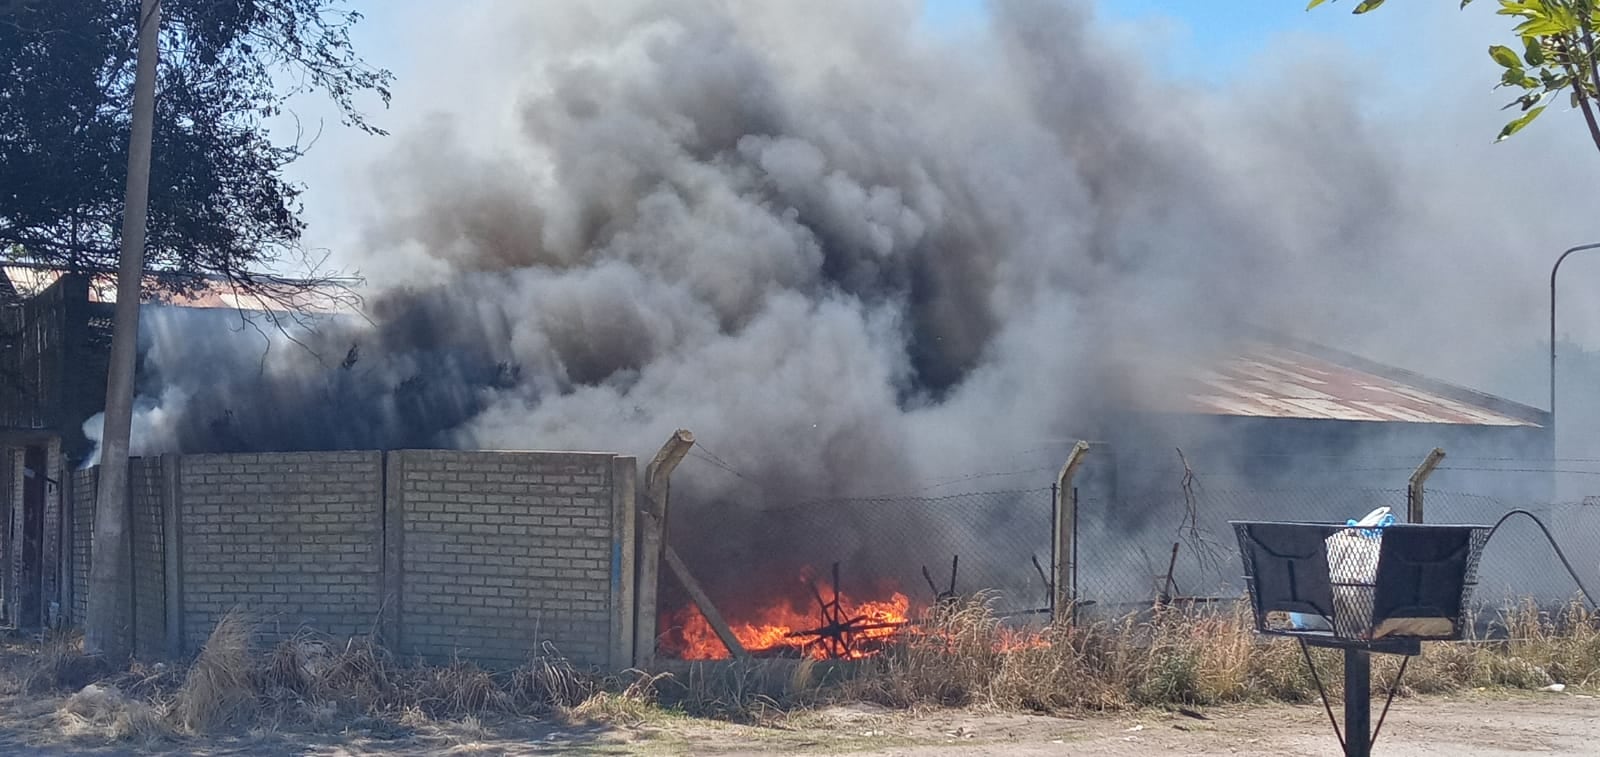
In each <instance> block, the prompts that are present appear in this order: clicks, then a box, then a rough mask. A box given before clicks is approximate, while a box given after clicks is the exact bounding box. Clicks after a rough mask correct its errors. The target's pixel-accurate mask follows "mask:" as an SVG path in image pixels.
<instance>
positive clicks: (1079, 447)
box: [1050, 441, 1089, 621]
mask: <svg viewBox="0 0 1600 757" xmlns="http://www.w3.org/2000/svg"><path fill="white" fill-rule="evenodd" d="M1088 453H1089V443H1088V442H1085V441H1080V442H1078V443H1077V444H1074V445H1072V451H1071V452H1068V453H1067V461H1066V462H1065V463H1063V464H1062V465H1061V472H1060V473H1059V474H1057V475H1056V483H1055V486H1054V487H1053V489H1052V491H1053V496H1052V499H1053V500H1055V501H1054V503H1053V504H1054V511H1053V516H1052V518H1051V522H1052V524H1053V525H1054V531H1055V533H1054V534H1053V538H1052V539H1051V548H1052V549H1051V553H1052V554H1051V559H1050V582H1051V591H1050V617H1051V619H1053V620H1057V621H1059V620H1060V619H1061V614H1062V612H1063V611H1065V612H1071V611H1072V610H1071V608H1072V607H1073V606H1074V604H1075V603H1076V602H1077V601H1078V597H1077V584H1078V555H1077V546H1078V545H1077V533H1078V497H1077V491H1076V490H1075V489H1074V488H1073V484H1072V479H1073V477H1074V476H1076V475H1077V473H1078V468H1079V467H1080V466H1082V465H1083V458H1084V455H1087V454H1088Z"/></svg>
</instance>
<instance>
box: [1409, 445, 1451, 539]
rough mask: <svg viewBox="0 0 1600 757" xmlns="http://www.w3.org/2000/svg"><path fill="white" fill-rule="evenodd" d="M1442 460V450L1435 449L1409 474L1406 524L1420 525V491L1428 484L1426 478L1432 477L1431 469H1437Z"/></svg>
mask: <svg viewBox="0 0 1600 757" xmlns="http://www.w3.org/2000/svg"><path fill="white" fill-rule="evenodd" d="M1443 459H1444V450H1442V449H1439V448H1437V447H1435V448H1434V450H1433V451H1432V452H1429V453H1428V456H1427V457H1426V458H1424V459H1423V461H1422V464H1421V465H1418V466H1417V469H1416V470H1414V471H1412V472H1411V481H1410V482H1409V483H1407V484H1406V522H1407V523H1421V522H1423V521H1422V490H1423V487H1424V485H1425V484H1427V482H1428V476H1430V475H1433V469H1435V468H1437V467H1439V461H1441V460H1443Z"/></svg>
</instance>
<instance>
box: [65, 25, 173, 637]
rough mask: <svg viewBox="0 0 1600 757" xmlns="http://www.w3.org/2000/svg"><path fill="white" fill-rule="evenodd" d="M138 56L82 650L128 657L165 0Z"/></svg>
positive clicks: (143, 31) (144, 32)
mask: <svg viewBox="0 0 1600 757" xmlns="http://www.w3.org/2000/svg"><path fill="white" fill-rule="evenodd" d="M137 31H138V38H139V57H138V63H137V70H136V71H135V73H134V79H133V124H132V128H131V134H130V138H129V141H128V186H127V195H126V201H125V203H124V206H123V213H122V250H121V259H120V265H119V267H118V269H117V307H116V322H115V325H114V326H113V327H112V332H111V361H110V365H109V366H108V369H107V378H106V409H105V416H104V418H105V423H104V428H103V430H102V431H101V434H100V483H99V486H98V489H97V490H96V497H95V513H94V542H93V557H92V559H91V562H90V568H89V608H88V610H89V611H88V617H87V618H85V623H84V648H85V651H87V652H89V653H90V654H99V655H103V656H105V657H108V658H112V659H122V658H125V657H127V656H128V654H129V651H130V649H129V647H130V646H131V643H132V639H131V638H130V636H131V634H129V630H130V629H131V628H132V626H133V623H132V618H131V617H130V612H129V610H130V605H129V601H128V600H129V597H130V594H131V585H130V581H131V576H130V575H129V570H128V567H129V560H130V555H131V554H132V547H131V544H130V541H129V537H128V506H127V496H128V436H129V433H130V431H131V427H132V426H133V372H134V359H135V358H136V357H137V355H138V349H139V297H140V289H141V284H142V283H143V279H144V243H145V220H146V216H147V215H148V214H149V209H150V152H151V137H152V135H153V132H154V131H155V96H156V60H157V58H158V57H159V55H160V52H159V50H158V48H157V46H158V44H159V41H160V36H161V0H143V2H142V3H140V8H139V25H138V28H137Z"/></svg>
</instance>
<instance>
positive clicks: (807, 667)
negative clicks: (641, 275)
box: [26, 601, 1600, 744]
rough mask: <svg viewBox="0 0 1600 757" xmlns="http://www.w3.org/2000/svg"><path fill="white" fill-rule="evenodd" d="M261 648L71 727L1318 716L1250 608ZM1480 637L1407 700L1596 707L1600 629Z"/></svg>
mask: <svg viewBox="0 0 1600 757" xmlns="http://www.w3.org/2000/svg"><path fill="white" fill-rule="evenodd" d="M253 630H254V629H253V628H252V627H251V626H250V624H249V623H248V621H247V620H246V618H245V617H244V616H243V615H241V614H239V613H230V614H228V615H227V616H225V617H224V618H223V620H222V621H221V622H219V623H218V624H217V626H216V628H215V629H214V630H213V631H212V634H211V636H210V638H208V639H207V641H206V644H205V647H204V649H203V651H202V652H201V653H200V655H199V657H198V658H197V659H196V660H195V661H194V663H193V664H192V665H191V666H189V668H188V669H187V671H186V672H183V671H179V670H175V669H165V668H162V667H160V666H156V667H154V668H148V669H147V668H142V667H139V666H137V665H135V667H133V668H132V669H130V670H128V671H125V672H123V673H120V674H118V675H116V676H112V677H110V678H108V679H105V680H104V682H103V683H102V684H101V685H97V686H91V687H89V688H87V689H83V690H81V691H78V693H76V694H74V695H73V696H72V697H71V698H70V699H68V700H67V702H66V704H65V706H64V707H63V708H62V711H61V714H60V719H61V722H62V725H63V727H64V728H65V729H67V730H69V731H75V732H79V733H97V734H100V735H103V736H105V737H107V738H109V739H112V740H120V741H132V742H142V743H146V744H149V743H153V742H155V741H159V740H161V739H168V738H178V737H181V735H186V734H201V733H208V732H213V731H217V730H221V729H254V730H256V731H273V730H277V729H280V728H290V727H293V728H313V729H325V728H338V727H340V724H341V723H348V722H350V721H351V720H352V719H353V718H358V717H364V718H378V719H382V720H385V721H387V722H391V723H395V724H397V725H398V726H402V727H406V728H424V727H443V728H445V729H447V730H448V729H453V730H454V731H456V732H459V733H461V734H465V735H467V736H471V735H472V734H478V733H482V732H485V731H486V729H489V728H490V725H489V724H490V723H491V722H492V721H493V720H494V719H496V718H501V717H508V716H513V717H557V718H563V719H569V720H577V721H602V722H610V723H618V724H625V725H632V724H638V723H642V722H646V721H649V720H651V719H653V718H656V717H659V716H660V715H661V714H662V713H663V712H664V711H666V710H675V711H679V712H683V713H686V714H690V715H696V716H707V717H715V718H724V719H733V720H744V721H765V720H771V719H777V718H781V717H784V716H785V715H786V714H788V713H793V712H796V711H803V710H805V709H808V708H811V707H814V706H820V705H827V704H835V703H844V702H858V701H867V702H874V703H877V704H881V705H886V706H890V707H897V708H919V707H978V708H992V709H1000V710H1031V711H1039V712H1062V711H1067V712H1074V711H1075V712H1082V711H1107V710H1125V709H1132V708H1138V707H1170V706H1185V705H1187V706H1201V705H1214V704H1224V703H1234V702H1251V701H1289V702H1307V701H1312V700H1314V699H1315V698H1316V697H1317V690H1316V687H1315V685H1314V683H1313V681H1312V678H1311V675H1310V673H1309V672H1308V671H1307V669H1306V666H1305V661H1304V658H1303V657H1302V654H1301V651H1300V648H1299V646H1298V645H1297V644H1295V643H1294V642H1292V641H1290V640H1286V639H1263V638H1261V637H1258V636H1256V635H1255V633H1254V629H1253V625H1252V623H1251V618H1250V617H1249V611H1248V609H1247V608H1245V607H1244V606H1243V605H1237V606H1221V607H1211V608H1200V607H1189V608H1170V607H1169V608H1157V609H1153V610H1150V611H1146V612H1144V613H1140V614H1138V615H1136V616H1130V617H1127V618H1122V619H1117V620H1114V621H1101V622H1086V623H1082V624H1077V625H1074V624H1068V623H1063V624H1058V625H1054V626H1049V627H1046V628H1043V629H1035V630H1032V631H1019V630H1017V629H1013V628H1008V627H1006V626H1005V625H1004V624H1003V623H1001V622H1000V621H998V620H997V619H996V618H995V617H994V616H993V614H992V613H990V612H989V610H988V608H987V607H986V606H985V605H984V604H983V603H982V602H981V601H975V602H973V603H971V604H968V605H965V606H960V607H953V608H951V607H946V608H941V609H939V610H937V611H935V612H934V613H933V614H931V615H929V616H928V617H927V618H926V619H925V621H924V622H923V623H921V624H919V625H918V626H916V627H914V628H913V629H912V630H911V631H908V632H907V633H904V634H902V635H901V636H900V637H899V638H898V639H897V640H896V641H895V643H894V644H893V645H891V646H890V647H889V648H888V649H886V650H884V652H883V653H882V654H880V655H878V656H876V657H874V658H871V659H869V660H866V661H862V662H860V663H855V664H836V663H820V662H817V661H813V660H804V661H754V662H749V663H720V664H705V665H696V666H690V667H689V668H688V669H687V671H686V672H683V673H680V674H678V675H666V674H658V675H649V674H645V673H641V672H638V671H629V672H627V673H624V674H621V675H617V676H601V675H598V674H597V673H595V672H593V671H587V670H582V669H579V668H576V667H574V666H573V665H572V664H571V663H570V662H569V661H567V660H566V659H564V658H562V657H561V656H560V655H559V654H557V653H556V652H555V650H553V649H550V648H544V649H542V650H540V652H541V653H540V654H538V655H536V656H533V657H531V658H530V659H529V660H528V662H527V663H526V664H524V665H522V666H520V667H518V668H516V669H514V670H510V671H503V672H491V671H488V670H485V669H482V668H480V667H478V666H476V665H473V664H472V663H469V662H465V661H462V660H458V659H453V660H450V661H448V662H447V663H446V664H443V665H424V664H399V663H397V662H396V661H395V659H394V658H393V657H392V656H391V655H390V654H389V653H388V652H386V651H385V650H384V649H383V648H382V647H380V646H378V645H376V644H374V643H373V642H372V641H371V640H370V639H354V640H346V641H342V642H341V641H337V640H335V639H332V638H330V637H326V636H322V635H319V634H316V633H313V632H310V631H303V632H301V633H299V634H296V635H294V636H293V637H292V638H290V639H288V640H286V641H284V642H282V643H279V644H277V645H275V646H273V647H272V648H270V649H267V650H264V651H263V650H255V649H252V646H251V639H252V634H253ZM1489 636H1490V638H1485V639H1474V640H1470V641H1467V642H1462V643H1458V644H1427V645H1425V646H1424V653H1423V654H1422V655H1421V656H1420V657H1418V658H1415V659H1413V660H1412V661H1411V663H1410V666H1409V668H1408V670H1407V672H1406V676H1405V679H1404V682H1403V686H1402V687H1401V688H1400V690H1399V693H1400V694H1401V695H1412V694H1431V693H1443V692H1450V691H1459V690H1463V689H1475V688H1523V689H1528V688H1541V687H1544V686H1546V685H1548V684H1550V683H1562V684H1565V685H1567V686H1569V687H1572V688H1585V687H1591V688H1592V687H1600V617H1597V616H1596V614H1594V613H1592V612H1590V611H1588V610H1586V609H1585V608H1584V607H1582V606H1580V605H1577V604H1573V605H1570V606H1567V607H1565V608H1561V609H1559V610H1556V611H1548V610H1541V609H1540V608H1538V607H1536V606H1534V605H1532V604H1524V605H1518V606H1515V607H1509V608H1506V609H1505V610H1504V611H1503V612H1501V613H1500V615H1499V620H1498V622H1497V623H1496V626H1495V629H1494V633H1492V634H1490V635H1489ZM1312 657H1313V659H1314V660H1315V661H1316V664H1317V669H1318V672H1319V673H1320V674H1321V677H1322V681H1323V683H1324V685H1326V686H1328V694H1329V695H1330V696H1338V695H1339V690H1338V683H1339V680H1340V678H1341V671H1340V669H1339V666H1340V664H1341V658H1340V657H1339V655H1338V654H1337V653H1333V652H1331V651H1329V650H1312ZM83 659H84V657H83V655H82V654H81V644H80V643H79V642H78V641H77V640H76V639H75V638H73V637H58V638H55V639H52V640H51V642H50V643H49V644H47V645H45V647H44V648H43V649H41V651H40V652H39V654H38V655H37V659H36V660H35V661H34V664H33V665H31V666H30V667H29V669H28V671H29V672H28V674H27V676H26V678H27V684H26V685H27V686H29V687H30V690H33V691H43V690H48V689H55V690H61V689H62V688H64V687H65V688H68V689H69V690H74V689H75V688H76V687H77V686H80V685H81V684H79V683H77V682H75V679H74V677H75V676H77V675H80V674H81V672H82V671H84V670H88V669H90V668H89V663H85V662H83V661H82V660H83ZM1397 668H1398V660H1397V659H1395V658H1392V657H1389V656H1378V657H1377V658H1375V660H1374V673H1373V688H1374V691H1375V693H1379V694H1383V693H1387V691H1388V689H1389V688H1390V687H1391V686H1393V685H1394V681H1395V675H1396V672H1397Z"/></svg>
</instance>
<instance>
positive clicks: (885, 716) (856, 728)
mask: <svg viewBox="0 0 1600 757" xmlns="http://www.w3.org/2000/svg"><path fill="white" fill-rule="evenodd" d="M7 710H9V711H7ZM1203 714H1204V715H1205V718H1206V719H1203V720H1202V719H1197V718H1193V717H1188V716H1184V715H1180V714H1169V713H1145V714H1141V715H1135V716H1126V717H1096V718H1087V719H1076V718H1057V717H1045V716H1025V715H995V714H984V713H973V712H965V711H940V712H932V713H921V714H916V715H912V714H906V713H900V712H889V711H885V710H880V709H877V708H873V707H866V706H860V707H835V708H830V709H827V710H823V711H820V712H815V713H809V714H805V715H798V716H793V717H790V718H787V719H784V720H782V721H781V722H780V723H779V724H777V725H772V726H761V727H757V726H737V725H729V724H725V723H718V722H712V721H704V720H695V719H690V718H686V717H682V716H673V715H665V714H663V715H658V716H651V717H648V718H646V719H645V721H644V722H641V723H636V724H631V725H590V726H574V725H559V724H552V723H533V722H526V721H508V722H503V723H486V724H480V723H475V722H470V721H469V722H467V723H456V724H451V723H440V724H432V725H426V726H420V727H412V728H407V727H400V726H395V725H392V724H388V725H385V724H380V723H377V722H376V721H368V722H355V723H349V724H344V725H345V727H344V728H343V729H342V732H340V729H338V728H335V729H333V730H334V731H335V732H333V733H328V732H324V733H320V734H301V733H294V732H286V731H271V730H269V731H255V732H251V733H249V734H245V735H242V736H240V737H236V738H229V739H220V740H216V741H206V742H198V741H186V742H170V741H163V742H158V743H154V744H149V745H138V746H135V745H129V744H107V743H106V742H105V740H104V738H103V737H97V736H96V735H94V734H87V733H85V734H80V735H78V736H73V735H72V734H70V733H63V732H62V731H61V730H60V727H59V726H58V724H57V720H56V718H55V716H54V710H53V707H52V705H51V703H50V702H49V701H44V700H34V701H27V700H20V701H19V700H17V699H11V700H10V701H5V702H0V753H4V754H37V755H44V756H46V757H53V756H54V755H67V754H99V755H134V754H150V753H158V754H160V753H164V754H192V755H263V756H264V757H287V755H317V756H319V757H353V756H355V755H370V756H371V757H380V756H381V757H402V756H404V757H412V756H413V755H415V756H419V757H420V755H434V754H455V755H538V754H606V755H627V754H639V755H671V754H718V755H730V756H731V755H770V754H842V753H848V754H856V755H867V756H869V757H942V756H943V755H957V754H961V755H1068V754H1070V755H1100V756H1104V757H1152V756H1153V755H1167V754H1174V755H1262V756H1263V757H1265V756H1267V755H1271V757H1281V756H1282V755H1328V756H1329V757H1334V756H1336V755H1338V754H1340V750H1339V746H1338V743H1337V742H1336V741H1335V740H1334V736H1333V732H1332V729H1331V726H1330V725H1329V723H1328V720H1327V715H1326V714H1325V713H1324V712H1323V710H1322V708H1321V706H1320V705H1310V706H1298V707H1290V706H1282V705H1274V706H1262V707H1229V708H1221V709H1215V710H1207V711H1206V712H1205V713H1203ZM1597 744H1600V699H1595V698H1593V697H1587V696H1582V695H1573V694H1526V695H1506V694H1483V695H1474V696H1466V697H1456V698H1430V699H1425V700H1408V701H1401V702H1397V703H1396V704H1395V706H1394V710H1393V711H1392V712H1391V713H1390V715H1389V720H1388V722H1387V723H1386V724H1385V725H1384V727H1383V733H1382V735H1381V738H1380V739H1379V746H1378V749H1377V753H1378V754H1380V755H1386V756H1389V757H1422V756H1424V755H1429V756H1431V755H1440V756H1441V757H1442V756H1443V755H1462V754H1470V755H1481V756H1484V757H1495V756H1497V755H1527V754H1551V755H1591V754H1596V753H1597V749H1600V748H1597V746H1596V745H1597Z"/></svg>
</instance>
